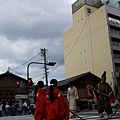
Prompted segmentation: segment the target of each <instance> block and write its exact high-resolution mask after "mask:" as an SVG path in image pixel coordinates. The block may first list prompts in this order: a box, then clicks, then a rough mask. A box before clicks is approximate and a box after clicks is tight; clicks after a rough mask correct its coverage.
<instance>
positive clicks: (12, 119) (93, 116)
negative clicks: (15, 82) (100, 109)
mask: <svg viewBox="0 0 120 120" xmlns="http://www.w3.org/2000/svg"><path fill="white" fill-rule="evenodd" d="M113 110H114V111H115V109H113ZM77 115H78V116H80V117H81V118H82V119H84V120H105V119H106V118H107V114H106V113H104V118H100V117H99V115H98V113H97V111H96V110H93V111H83V112H79V113H77ZM112 119H114V120H120V109H119V111H117V113H116V114H115V115H114V116H113V117H112ZM0 120H34V118H33V115H23V116H7V117H0ZM69 120H80V118H74V119H69Z"/></svg>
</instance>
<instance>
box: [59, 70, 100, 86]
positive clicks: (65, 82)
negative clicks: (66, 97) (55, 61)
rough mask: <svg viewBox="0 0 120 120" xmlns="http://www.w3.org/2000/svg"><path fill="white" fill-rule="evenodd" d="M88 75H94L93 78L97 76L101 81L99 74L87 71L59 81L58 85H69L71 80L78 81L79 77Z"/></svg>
mask: <svg viewBox="0 0 120 120" xmlns="http://www.w3.org/2000/svg"><path fill="white" fill-rule="evenodd" d="M88 76H89V77H92V78H96V80H99V81H100V80H101V79H100V78H99V77H98V76H96V75H94V74H92V73H91V72H86V73H83V74H80V75H77V76H74V77H71V78H68V79H65V80H62V81H58V87H59V86H63V85H67V84H68V83H69V82H70V81H71V82H73V81H76V80H78V79H81V78H83V77H88Z"/></svg>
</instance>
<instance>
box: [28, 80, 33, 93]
mask: <svg viewBox="0 0 120 120" xmlns="http://www.w3.org/2000/svg"><path fill="white" fill-rule="evenodd" d="M32 86H33V81H32V78H29V79H28V92H29V93H31V92H32Z"/></svg>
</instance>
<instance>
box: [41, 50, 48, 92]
mask: <svg viewBox="0 0 120 120" xmlns="http://www.w3.org/2000/svg"><path fill="white" fill-rule="evenodd" d="M46 51H47V50H46V49H45V48H44V49H41V54H42V55H43V57H44V69H45V78H46V91H48V75H47V66H46Z"/></svg>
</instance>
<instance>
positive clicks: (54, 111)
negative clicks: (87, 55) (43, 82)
mask: <svg viewBox="0 0 120 120" xmlns="http://www.w3.org/2000/svg"><path fill="white" fill-rule="evenodd" d="M57 83H58V82H57V80H56V79H52V80H51V81H50V90H49V91H48V93H47V101H46V103H47V104H46V106H47V112H48V113H47V120H69V108H68V104H67V101H66V99H65V97H64V96H63V95H62V93H61V91H60V90H59V89H58V88H57Z"/></svg>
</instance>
